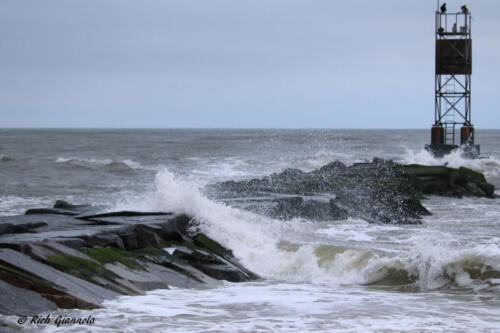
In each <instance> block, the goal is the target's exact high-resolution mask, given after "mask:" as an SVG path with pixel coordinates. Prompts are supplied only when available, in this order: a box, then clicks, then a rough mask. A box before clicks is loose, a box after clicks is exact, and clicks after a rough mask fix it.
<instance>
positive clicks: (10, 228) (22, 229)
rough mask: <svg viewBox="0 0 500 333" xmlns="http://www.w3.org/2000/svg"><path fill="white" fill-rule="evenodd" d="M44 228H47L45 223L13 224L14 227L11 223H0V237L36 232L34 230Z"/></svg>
mask: <svg viewBox="0 0 500 333" xmlns="http://www.w3.org/2000/svg"><path fill="white" fill-rule="evenodd" d="M45 226H47V223H45V222H36V223H25V224H15V225H14V224H12V223H1V224H0V235H3V234H20V233H28V232H36V231H35V230H34V229H37V228H40V227H45Z"/></svg>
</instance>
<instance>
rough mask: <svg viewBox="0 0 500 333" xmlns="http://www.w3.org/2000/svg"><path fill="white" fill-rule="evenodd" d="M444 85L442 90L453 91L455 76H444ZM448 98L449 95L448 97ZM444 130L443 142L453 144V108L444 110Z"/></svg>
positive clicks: (451, 100) (452, 99) (452, 100)
mask: <svg viewBox="0 0 500 333" xmlns="http://www.w3.org/2000/svg"><path fill="white" fill-rule="evenodd" d="M446 82H447V83H446V85H445V87H444V88H445V89H444V91H445V92H446V93H454V92H455V89H456V86H455V83H456V81H455V78H454V77H453V76H452V75H450V76H448V75H447V77H446ZM449 98H450V97H449ZM454 99H455V97H452V98H450V102H452V103H453V102H454ZM444 126H445V127H444V130H445V144H448V145H454V144H455V110H453V109H452V110H449V111H447V112H446V115H445V117H444Z"/></svg>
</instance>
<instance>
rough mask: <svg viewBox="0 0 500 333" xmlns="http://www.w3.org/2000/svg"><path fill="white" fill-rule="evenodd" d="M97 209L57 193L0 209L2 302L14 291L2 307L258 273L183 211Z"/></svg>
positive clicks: (84, 302) (77, 300)
mask: <svg viewBox="0 0 500 333" xmlns="http://www.w3.org/2000/svg"><path fill="white" fill-rule="evenodd" d="M98 210H99V209H98V207H92V206H89V205H71V204H69V203H67V202H63V201H57V202H56V204H55V205H54V207H53V208H37V209H30V210H28V211H27V215H19V216H4V217H0V291H2V292H1V293H0V304H9V302H12V300H13V299H15V302H14V303H12V304H13V306H12V307H1V306H0V313H1V314H8V315H12V314H17V315H26V314H32V313H40V312H43V311H49V310H53V309H55V308H82V309H92V308H97V307H100V306H101V304H102V302H103V301H104V300H106V299H113V298H116V297H118V296H120V295H140V294H144V292H145V291H148V290H152V289H158V288H169V287H170V286H175V287H182V288H202V287H207V286H214V285H217V284H218V283H219V281H220V280H227V281H233V282H239V281H248V280H253V279H257V278H258V276H257V275H255V274H254V273H252V272H250V271H249V270H247V269H246V268H244V267H243V266H242V265H241V264H240V263H239V262H238V261H237V260H236V258H235V257H234V256H233V254H232V252H231V251H230V250H228V249H225V248H224V247H223V246H221V245H220V244H218V243H217V242H216V241H214V240H212V239H210V238H208V237H207V236H206V235H205V234H203V233H200V232H199V231H197V229H196V222H195V221H193V220H192V219H191V218H190V217H189V216H186V215H176V214H173V213H166V212H131V211H124V212H111V213H99V211H98Z"/></svg>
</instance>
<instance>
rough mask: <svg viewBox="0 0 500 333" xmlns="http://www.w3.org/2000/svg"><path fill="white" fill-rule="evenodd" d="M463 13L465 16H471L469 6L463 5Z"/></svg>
mask: <svg viewBox="0 0 500 333" xmlns="http://www.w3.org/2000/svg"><path fill="white" fill-rule="evenodd" d="M462 13H464V14H469V8H467V6H466V5H463V6H462Z"/></svg>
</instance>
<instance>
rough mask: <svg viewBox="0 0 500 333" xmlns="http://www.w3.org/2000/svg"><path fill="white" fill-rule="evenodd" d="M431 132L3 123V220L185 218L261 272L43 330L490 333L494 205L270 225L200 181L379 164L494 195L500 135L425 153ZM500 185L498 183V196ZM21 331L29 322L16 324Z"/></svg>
mask: <svg viewBox="0 0 500 333" xmlns="http://www.w3.org/2000/svg"><path fill="white" fill-rule="evenodd" d="M429 136H430V133H429V131H428V130H216V129H213V130H201V129H193V130H188V129H183V130H173V129H172V130H28V129H26V130H0V184H1V187H0V215H13V214H21V213H23V212H24V211H25V210H26V209H28V208H33V207H45V206H50V205H52V204H53V203H54V201H55V200H56V199H63V200H67V201H69V202H71V203H77V204H79V203H90V204H95V205H103V206H105V207H106V208H105V209H107V210H116V209H125V208H126V209H132V210H154V211H158V210H162V211H163V210H164V211H175V212H184V213H187V214H190V215H192V216H195V217H196V218H197V219H198V220H199V221H200V222H201V228H203V229H204V231H205V232H206V233H207V234H209V235H210V236H211V237H213V238H214V239H216V240H217V241H219V242H220V243H222V244H223V245H225V246H226V247H229V248H231V249H232V250H233V252H234V254H235V255H236V257H237V258H238V259H239V260H240V261H241V262H242V263H243V264H244V265H245V266H246V267H248V268H249V269H251V270H253V271H254V272H256V273H257V274H259V275H260V276H262V277H263V279H262V280H260V281H257V282H251V283H229V282H224V283H221V284H220V285H219V286H217V287H215V288H208V289H179V288H171V289H165V290H155V291H152V292H149V293H148V294H147V295H145V296H124V297H122V298H120V299H117V300H113V301H108V302H106V303H105V304H104V305H105V307H104V308H102V309H98V310H92V311H81V310H78V311H74V310H71V311H69V310H66V311H60V312H59V313H58V315H64V316H73V317H75V316H78V317H87V316H89V315H91V316H93V318H95V322H94V324H93V325H92V326H71V327H66V326H64V327H59V328H57V327H55V326H50V327H49V326H47V327H32V329H33V330H45V331H46V332H73V331H75V332H80V331H81V332H308V331H317V332H326V331H328V332H499V331H500V204H499V201H498V200H499V199H483V198H462V199H456V198H443V197H432V196H431V197H428V198H427V199H426V200H425V201H424V204H425V206H426V207H427V208H428V209H429V210H430V211H431V212H432V215H431V216H428V217H425V218H424V220H423V224H422V225H376V224H368V223H367V222H366V221H363V220H358V219H348V220H344V221H322V222H312V221H308V220H304V219H293V220H289V221H278V220H274V219H271V218H269V217H266V216H261V215H258V214H255V213H251V212H248V211H243V210H239V209H237V208H233V207H230V206H227V205H225V204H223V203H220V202H216V201H213V200H210V199H209V198H208V197H207V196H206V195H205V194H204V191H203V188H204V186H205V185H207V184H210V183H213V182H217V181H223V180H242V179H250V178H254V177H261V176H265V175H268V174H270V173H273V172H280V171H282V170H283V169H285V168H298V169H301V170H305V171H308V170H313V169H316V168H319V167H321V166H323V165H325V164H327V163H329V162H332V161H335V160H338V161H341V162H343V163H345V164H347V165H349V164H353V163H356V162H362V161H370V160H372V159H373V158H374V157H381V158H385V159H393V160H395V161H397V162H402V163H420V164H432V165H442V164H446V165H448V166H452V167H460V166H466V167H469V168H472V169H475V170H478V171H482V172H483V173H484V175H485V176H486V178H487V180H488V181H489V182H491V183H493V184H494V185H495V186H496V188H497V189H500V130H477V133H476V142H477V143H479V144H480V145H481V151H482V154H483V157H484V158H481V159H476V160H469V159H464V158H462V157H461V156H460V154H459V153H454V154H451V155H449V156H446V157H445V158H442V159H436V158H433V157H432V156H431V155H429V154H428V153H427V152H426V151H424V150H423V146H424V144H425V143H427V142H428V141H429ZM498 193H500V192H498V191H497V194H498ZM26 329H29V327H26Z"/></svg>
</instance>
